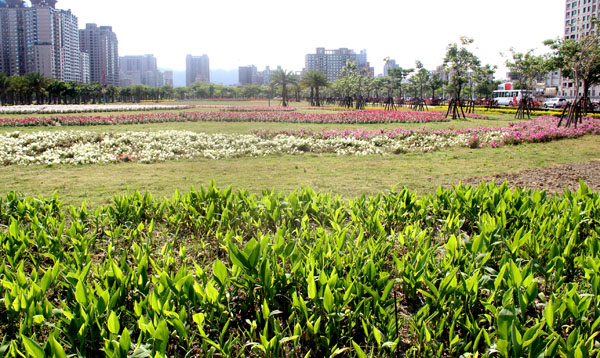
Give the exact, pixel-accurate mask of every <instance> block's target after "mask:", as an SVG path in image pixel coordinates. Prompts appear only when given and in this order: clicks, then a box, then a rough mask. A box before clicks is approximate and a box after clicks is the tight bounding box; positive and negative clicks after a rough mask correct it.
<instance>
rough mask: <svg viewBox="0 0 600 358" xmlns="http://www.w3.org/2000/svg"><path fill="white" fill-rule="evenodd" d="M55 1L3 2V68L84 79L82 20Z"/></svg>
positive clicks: (18, 72)
mask: <svg viewBox="0 0 600 358" xmlns="http://www.w3.org/2000/svg"><path fill="white" fill-rule="evenodd" d="M54 5H55V1H53V0H37V1H36V0H34V1H32V7H25V5H24V3H23V2H22V1H11V2H10V3H8V4H7V3H5V2H0V33H1V36H0V71H2V72H4V73H5V74H6V75H7V76H11V75H25V74H27V73H30V72H38V73H41V74H43V75H44V76H46V77H51V78H56V79H59V80H62V81H81V80H82V72H81V52H80V48H79V31H78V20H77V17H76V16H75V15H73V14H72V13H71V11H70V10H60V9H55V8H54Z"/></svg>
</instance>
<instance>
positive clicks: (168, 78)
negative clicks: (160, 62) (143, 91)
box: [163, 71, 174, 87]
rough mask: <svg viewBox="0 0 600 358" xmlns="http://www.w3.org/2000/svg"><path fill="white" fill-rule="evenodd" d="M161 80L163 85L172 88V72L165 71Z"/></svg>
mask: <svg viewBox="0 0 600 358" xmlns="http://www.w3.org/2000/svg"><path fill="white" fill-rule="evenodd" d="M163 78H164V80H165V85H167V86H171V87H174V84H173V82H174V81H173V71H165V72H164V73H163Z"/></svg>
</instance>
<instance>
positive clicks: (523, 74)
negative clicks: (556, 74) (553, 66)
mask: <svg viewBox="0 0 600 358" xmlns="http://www.w3.org/2000/svg"><path fill="white" fill-rule="evenodd" d="M510 53H511V56H512V59H509V60H507V61H506V67H508V68H509V69H510V71H511V72H512V73H513V74H514V75H515V76H516V77H517V79H518V82H517V86H516V87H517V88H519V89H523V90H526V91H531V90H532V89H533V87H534V85H535V82H536V79H537V78H538V77H540V76H541V75H543V74H544V73H546V72H548V65H547V62H546V59H545V58H544V56H536V55H534V54H533V50H529V51H527V52H525V53H523V52H517V51H515V49H514V48H511V49H510Z"/></svg>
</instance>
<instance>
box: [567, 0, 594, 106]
mask: <svg viewBox="0 0 600 358" xmlns="http://www.w3.org/2000/svg"><path fill="white" fill-rule="evenodd" d="M594 18H600V4H596V1H592V0H577V1H574V0H566V1H565V34H564V38H565V39H573V40H579V39H581V38H582V37H584V36H587V35H596V36H599V35H600V34H599V33H598V32H597V31H598V29H594V27H593V24H592V21H593V19H594ZM557 91H558V92H559V94H560V96H561V97H566V98H574V97H575V94H576V93H575V86H574V82H573V81H572V80H569V79H568V78H566V77H565V78H563V79H562V83H561V86H560V87H559V88H557ZM579 91H580V93H579V95H582V94H583V88H581V86H580V88H579ZM589 96H590V97H593V98H597V97H599V96H600V86H592V87H591V88H590V93H589Z"/></svg>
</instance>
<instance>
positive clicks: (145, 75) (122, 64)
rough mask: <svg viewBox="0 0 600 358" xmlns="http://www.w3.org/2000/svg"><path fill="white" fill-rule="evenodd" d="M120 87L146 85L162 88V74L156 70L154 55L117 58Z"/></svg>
mask: <svg viewBox="0 0 600 358" xmlns="http://www.w3.org/2000/svg"><path fill="white" fill-rule="evenodd" d="M119 71H120V72H121V73H120V75H119V76H120V82H121V86H129V85H137V84H140V85H146V86H150V87H162V85H163V84H164V77H163V73H162V72H160V71H159V70H158V66H157V61H156V57H154V55H143V56H123V57H119Z"/></svg>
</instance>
